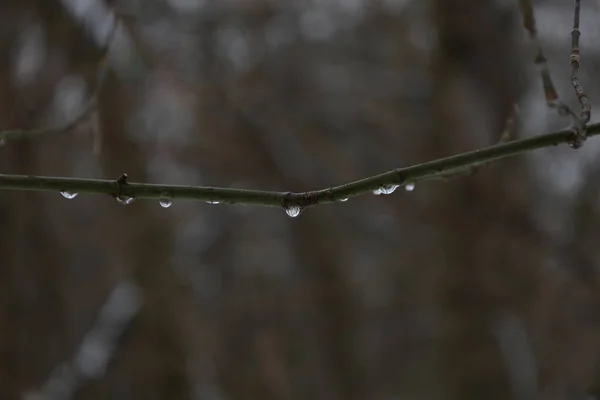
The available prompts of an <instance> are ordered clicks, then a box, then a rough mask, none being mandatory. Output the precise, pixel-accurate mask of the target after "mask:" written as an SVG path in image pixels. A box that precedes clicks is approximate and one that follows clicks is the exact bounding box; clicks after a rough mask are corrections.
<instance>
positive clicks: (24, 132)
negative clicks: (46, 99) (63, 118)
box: [0, 21, 118, 144]
mask: <svg viewBox="0 0 600 400" xmlns="http://www.w3.org/2000/svg"><path fill="white" fill-rule="evenodd" d="M117 24H118V22H117V21H115V24H114V26H113V27H112V30H111V32H110V34H109V36H108V39H107V42H106V47H104V48H103V49H102V51H101V53H100V58H99V60H98V72H97V78H96V85H95V87H94V90H93V92H92V94H91V95H90V98H89V99H88V101H87V102H86V103H85V105H84V106H83V109H82V110H81V111H80V112H79V113H78V114H77V115H76V116H75V117H74V118H72V119H71V120H70V121H67V122H66V123H64V124H61V125H59V126H55V127H50V128H34V129H11V130H0V143H2V144H4V143H5V142H6V140H10V139H22V138H26V137H32V136H42V135H55V134H59V133H67V132H70V131H72V130H73V129H75V128H77V127H78V126H79V125H80V124H82V123H83V122H85V121H86V120H87V119H88V117H89V116H90V114H91V113H92V112H93V111H94V110H95V109H96V105H97V102H98V97H99V96H100V93H101V92H102V89H103V87H104V84H105V83H106V78H107V76H108V72H109V70H110V68H109V67H110V65H109V60H108V52H109V50H110V45H111V43H112V39H113V37H114V35H115V31H116V29H117Z"/></svg>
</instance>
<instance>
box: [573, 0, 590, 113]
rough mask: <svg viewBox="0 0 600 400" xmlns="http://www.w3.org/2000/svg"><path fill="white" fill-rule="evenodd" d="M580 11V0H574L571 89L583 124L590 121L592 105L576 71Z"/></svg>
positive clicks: (578, 56)
mask: <svg viewBox="0 0 600 400" xmlns="http://www.w3.org/2000/svg"><path fill="white" fill-rule="evenodd" d="M580 11H581V0H575V12H574V13H573V14H574V15H573V30H572V31H571V58H570V60H571V83H572V84H573V89H575V94H576V95H577V99H578V100H579V104H580V105H581V121H582V122H583V123H584V124H587V123H588V122H590V118H591V115H592V107H591V105H590V102H589V99H588V97H587V95H586V94H585V92H584V91H583V87H582V86H581V83H580V82H579V77H578V76H577V72H578V71H579V58H580V49H579V37H580V36H581V31H580V30H579V14H580Z"/></svg>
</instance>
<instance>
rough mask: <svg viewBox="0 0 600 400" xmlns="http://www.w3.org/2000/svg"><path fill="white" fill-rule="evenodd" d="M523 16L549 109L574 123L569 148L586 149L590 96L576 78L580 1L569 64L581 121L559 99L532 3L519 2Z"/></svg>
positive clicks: (576, 0) (577, 3)
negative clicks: (579, 106) (579, 104)
mask: <svg viewBox="0 0 600 400" xmlns="http://www.w3.org/2000/svg"><path fill="white" fill-rule="evenodd" d="M519 3H520V8H521V14H522V15H523V26H524V27H525V29H526V30H527V32H528V33H529V37H530V38H531V40H532V41H533V43H534V46H535V57H534V62H535V65H536V66H537V67H538V69H539V71H540V76H541V78H542V86H543V87H544V95H545V98H546V103H547V104H548V106H549V107H551V108H554V109H556V110H557V111H558V114H559V115H561V116H570V117H571V120H572V121H573V127H572V128H571V129H572V130H573V131H574V132H575V133H576V135H574V136H573V140H572V142H571V143H570V144H569V145H570V146H571V147H573V148H579V147H581V146H582V145H583V142H584V141H585V139H586V124H587V122H589V120H590V115H591V112H590V111H591V108H590V104H589V101H588V98H587V96H586V95H585V93H584V92H583V89H582V88H581V85H580V84H579V78H578V77H577V71H578V69H579V36H580V31H579V12H580V8H581V7H580V0H575V11H574V16H573V31H572V33H571V36H572V45H571V57H570V64H571V68H572V74H571V83H572V85H573V88H574V89H575V93H576V94H577V97H578V99H579V102H580V103H581V108H582V112H581V117H579V116H578V115H577V114H576V113H575V112H574V111H573V110H572V109H571V107H569V106H568V105H567V104H565V103H564V102H563V101H562V100H561V99H560V97H559V95H558V91H557V90H556V87H555V86H554V82H553V81H552V75H551V73H550V68H549V67H548V61H547V59H546V56H545V55H544V51H543V48H542V42H541V41H540V39H539V37H538V35H537V27H536V23H535V13H534V10H533V4H532V0H520V1H519Z"/></svg>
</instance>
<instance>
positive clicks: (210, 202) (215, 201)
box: [206, 200, 221, 204]
mask: <svg viewBox="0 0 600 400" xmlns="http://www.w3.org/2000/svg"><path fill="white" fill-rule="evenodd" d="M206 204H221V202H220V201H219V200H213V201H211V200H207V201H206Z"/></svg>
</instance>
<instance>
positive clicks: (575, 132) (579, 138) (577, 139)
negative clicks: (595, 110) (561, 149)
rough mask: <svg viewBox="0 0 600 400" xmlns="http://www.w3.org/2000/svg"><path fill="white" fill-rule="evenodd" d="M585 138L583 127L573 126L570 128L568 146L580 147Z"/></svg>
mask: <svg viewBox="0 0 600 400" xmlns="http://www.w3.org/2000/svg"><path fill="white" fill-rule="evenodd" d="M586 139H587V135H586V131H585V128H580V127H576V126H574V127H573V128H571V135H570V137H569V140H568V141H567V143H568V144H569V147H570V148H572V149H575V150H576V149H580V148H581V147H582V146H583V143H584V142H585V140H586Z"/></svg>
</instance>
